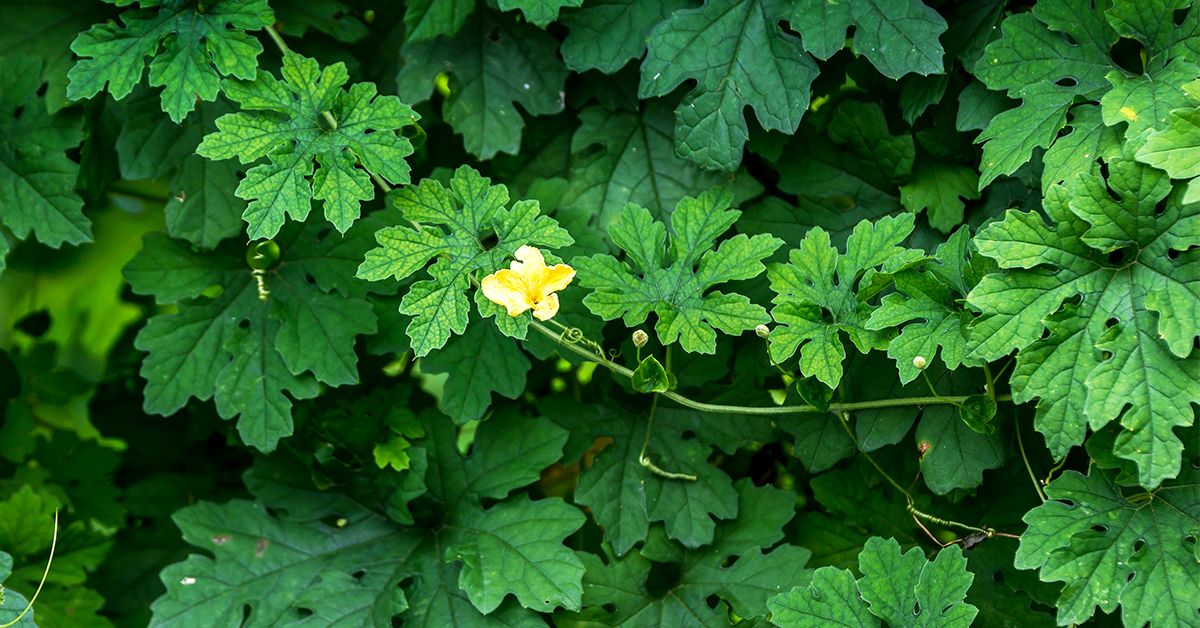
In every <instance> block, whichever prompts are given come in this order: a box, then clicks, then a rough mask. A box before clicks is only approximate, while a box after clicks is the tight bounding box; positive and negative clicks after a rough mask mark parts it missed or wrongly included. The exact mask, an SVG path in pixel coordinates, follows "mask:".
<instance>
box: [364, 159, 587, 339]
mask: <svg viewBox="0 0 1200 628" xmlns="http://www.w3.org/2000/svg"><path fill="white" fill-rule="evenodd" d="M389 202H390V203H391V204H392V205H394V206H395V207H397V208H398V209H399V210H400V212H401V213H402V214H403V216H404V218H405V219H407V220H409V221H411V222H412V223H416V225H417V226H416V227H410V226H391V227H386V228H384V229H380V230H379V232H378V233H376V234H375V239H376V241H377V242H378V243H379V246H378V247H376V248H374V249H372V250H371V251H369V252H367V254H366V258H365V259H364V260H363V262H362V264H360V265H359V267H358V277H360V278H362V279H368V280H371V281H379V280H381V279H385V278H388V277H394V278H396V279H405V278H407V277H409V276H410V275H412V274H414V273H416V272H417V271H419V270H421V269H422V268H425V266H426V265H427V264H429V261H430V260H436V261H434V262H433V264H432V265H429V270H428V272H429V276H430V277H431V278H430V279H425V280H421V281H418V282H416V283H414V284H413V285H412V287H411V288H410V289H409V291H408V292H407V293H406V294H405V295H404V299H403V300H402V301H401V302H400V312H401V313H402V314H407V315H410V316H412V317H413V319H412V322H411V323H409V325H408V330H407V333H408V337H409V338H410V339H412V348H413V351H414V352H415V353H416V355H417V357H421V356H424V355H426V354H428V353H429V352H430V351H432V350H434V349H439V348H441V347H442V346H444V345H445V344H446V341H447V340H449V339H450V336H451V334H462V333H463V332H464V331H465V330H466V328H467V319H468V313H469V311H470V302H468V300H467V297H466V295H464V294H463V291H464V290H466V289H467V288H469V287H470V279H469V278H470V277H471V276H472V275H473V274H476V273H478V274H481V275H487V274H490V273H492V272H495V271H497V270H500V269H501V268H504V267H506V266H507V265H508V261H509V258H510V257H511V256H512V254H513V253H515V252H516V250H517V249H518V248H520V247H521V246H523V245H531V246H536V245H542V246H547V247H564V246H570V245H571V244H572V243H573V242H574V240H572V239H571V236H570V235H568V234H567V232H566V231H565V230H563V229H562V228H561V227H559V226H558V223H557V222H555V221H554V219H553V218H549V217H547V216H540V215H539V212H540V209H539V207H538V203H537V201H518V202H516V203H514V204H513V205H512V207H511V208H509V207H507V205H508V202H509V198H508V189H507V188H505V187H504V186H502V185H492V184H491V180H490V179H487V178H485V177H483V176H480V174H479V173H478V172H476V171H475V170H474V169H472V168H471V167H470V166H462V167H461V168H459V169H458V170H457V171H455V173H454V176H453V178H451V179H450V185H449V187H448V188H447V187H445V186H443V185H442V184H441V183H439V182H437V181H436V180H434V179H424V180H422V181H421V183H420V184H418V185H416V186H409V187H405V188H399V189H397V190H396V191H394V192H393V193H392V195H391V196H390V197H389ZM492 235H494V236H495V237H496V238H497V242H496V244H495V245H494V246H490V247H487V248H485V247H484V245H483V244H482V242H483V241H484V240H485V239H487V238H488V237H490V236H492ZM478 279H482V277H478ZM476 304H477V307H479V309H480V314H481V315H483V316H485V317H486V316H493V315H495V316H497V321H498V323H497V324H502V325H503V327H502V330H507V331H506V333H507V334H508V335H515V336H517V337H523V336H524V329H525V328H526V327H527V326H528V324H529V320H530V318H531V316H530V314H529V313H528V312H526V313H524V314H522V315H521V316H520V317H518V319H517V321H516V322H515V323H514V322H513V321H510V320H508V319H507V315H504V314H497V311H496V310H495V309H492V308H493V306H494V304H491V303H490V302H486V301H485V300H483V299H476ZM485 306H486V307H488V308H489V309H487V310H485V309H483V308H484V307H485Z"/></svg>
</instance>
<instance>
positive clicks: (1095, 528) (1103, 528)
mask: <svg viewBox="0 0 1200 628" xmlns="http://www.w3.org/2000/svg"><path fill="white" fill-rule="evenodd" d="M1092 532H1101V533H1103V532H1108V526H1103V525H1100V524H1096V525H1094V526H1092Z"/></svg>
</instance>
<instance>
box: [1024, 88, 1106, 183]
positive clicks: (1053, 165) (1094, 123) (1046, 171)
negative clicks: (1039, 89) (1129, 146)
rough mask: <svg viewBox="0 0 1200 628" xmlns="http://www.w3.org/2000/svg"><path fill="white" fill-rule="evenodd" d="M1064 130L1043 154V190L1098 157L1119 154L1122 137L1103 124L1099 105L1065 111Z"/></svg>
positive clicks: (1073, 174)
mask: <svg viewBox="0 0 1200 628" xmlns="http://www.w3.org/2000/svg"><path fill="white" fill-rule="evenodd" d="M1067 120H1068V122H1067V126H1066V128H1067V129H1070V132H1069V133H1067V134H1065V135H1060V136H1059V137H1058V139H1056V140H1054V144H1053V145H1051V146H1050V148H1049V149H1048V150H1047V151H1046V153H1045V155H1043V156H1042V193H1043V194H1044V193H1045V192H1046V190H1048V189H1050V186H1051V185H1054V184H1055V183H1063V182H1064V181H1067V180H1068V179H1070V178H1072V177H1074V176H1075V175H1077V174H1078V173H1080V172H1086V171H1087V170H1088V169H1089V168H1091V166H1092V164H1093V163H1095V162H1096V160H1098V159H1103V160H1106V161H1107V160H1109V159H1112V158H1113V157H1120V156H1121V136H1120V134H1119V133H1117V131H1116V129H1113V128H1111V127H1107V126H1104V122H1103V121H1102V120H1101V119H1100V108H1099V107H1097V106H1095V105H1079V106H1077V107H1072V108H1071V109H1070V110H1069V111H1068V112H1067Z"/></svg>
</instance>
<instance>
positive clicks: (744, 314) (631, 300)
mask: <svg viewBox="0 0 1200 628" xmlns="http://www.w3.org/2000/svg"><path fill="white" fill-rule="evenodd" d="M732 201H733V197H732V195H731V194H730V193H729V192H728V191H724V190H712V191H709V192H706V193H704V194H701V195H700V196H698V197H696V198H690V197H689V198H685V199H683V200H681V201H680V202H679V204H678V205H677V206H676V208H675V212H674V213H673V214H672V215H671V227H672V230H673V232H674V235H673V236H672V238H671V243H670V248H669V249H668V248H667V228H666V225H664V224H663V223H662V222H656V221H654V220H653V218H652V217H651V214H650V211H649V210H647V209H646V208H644V207H639V206H637V205H633V204H630V205H626V207H625V209H624V210H623V211H622V212H621V214H620V215H619V216H618V217H617V218H616V220H614V221H613V223H612V225H611V226H610V227H609V229H608V232H609V236H610V237H611V238H612V241H613V243H614V244H616V245H617V246H618V247H619V248H621V249H622V250H623V251H625V254H626V261H618V260H617V259H616V258H615V257H612V256H611V255H594V256H592V257H585V258H579V259H576V260H573V261H574V263H575V264H576V266H577V267H578V269H579V283H580V284H581V285H582V286H584V287H585V288H591V289H592V293H591V294H589V295H588V296H587V297H585V298H584V300H583V302H584V304H585V305H587V307H588V309H589V310H591V311H592V313H593V314H596V315H597V316H600V317H601V318H603V319H604V320H613V319H615V318H621V319H622V320H623V321H624V323H625V325H627V326H629V327H633V326H635V325H640V324H641V323H642V322H643V321H645V320H646V317H647V316H649V315H650V312H654V313H655V314H656V315H657V316H658V323H657V324H656V325H655V330H656V331H657V332H658V338H659V340H660V341H661V342H662V343H663V344H671V343H673V342H679V343H680V346H682V347H683V350H684V351H688V352H692V353H714V352H715V351H716V342H717V334H716V330H720V331H722V332H724V333H727V334H734V335H736V334H740V333H742V332H744V331H746V330H749V329H754V327H755V326H756V325H759V324H762V323H765V322H767V320H768V318H767V315H766V310H764V309H763V308H762V307H761V306H758V305H755V304H753V303H751V302H750V300H749V299H748V298H746V297H745V296H742V295H735V294H724V293H721V292H715V291H711V289H712V287H713V286H716V285H718V284H722V283H725V282H729V281H734V280H739V279H751V278H753V277H756V276H758V275H759V274H760V273H762V271H763V270H764V266H763V265H762V260H764V259H766V258H767V257H770V256H771V254H772V253H774V252H775V249H777V248H779V247H780V245H782V244H783V241H782V240H779V239H778V238H774V237H772V236H769V235H765V234H764V235H757V236H754V237H748V236H746V235H738V236H734V237H732V238H729V239H728V240H725V241H722V242H721V244H720V246H717V247H715V248H714V241H715V240H716V238H718V237H719V236H720V235H721V234H723V233H725V231H727V230H728V229H729V227H730V226H732V225H733V223H734V222H736V221H737V219H738V216H740V215H741V212H739V211H737V210H734V209H730V208H729V206H730V203H731V202H732Z"/></svg>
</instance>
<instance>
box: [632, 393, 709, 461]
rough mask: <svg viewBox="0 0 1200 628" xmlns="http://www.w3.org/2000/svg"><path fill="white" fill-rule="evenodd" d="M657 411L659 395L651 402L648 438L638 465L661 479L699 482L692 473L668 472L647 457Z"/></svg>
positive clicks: (643, 442)
mask: <svg viewBox="0 0 1200 628" xmlns="http://www.w3.org/2000/svg"><path fill="white" fill-rule="evenodd" d="M657 410H658V395H657V394H656V395H654V397H653V399H652V400H651V401H650V414H649V416H647V417H646V437H645V438H643V439H642V451H641V453H639V454H638V464H640V465H642V466H643V467H645V469H646V470H647V471H649V472H650V473H653V474H654V475H657V476H658V477H660V478H666V479H668V480H684V481H685V482H695V481H697V480H699V479H700V478H698V477H696V476H694V475H692V474H690V473H675V472H674V471H667V470H666V469H663V468H662V467H660V466H658V465H656V464H654V461H653V460H651V459H650V456H648V455H646V450H647V449H649V448H650V434H652V433H653V432H654V413H655V411H657Z"/></svg>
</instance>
